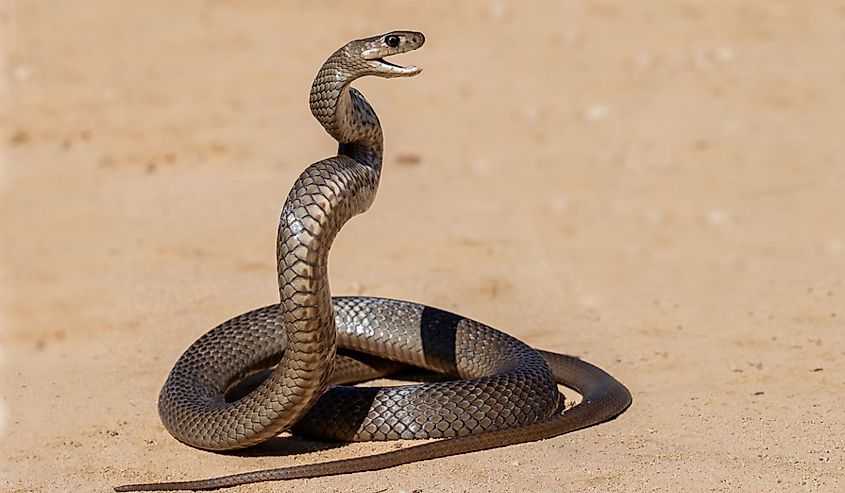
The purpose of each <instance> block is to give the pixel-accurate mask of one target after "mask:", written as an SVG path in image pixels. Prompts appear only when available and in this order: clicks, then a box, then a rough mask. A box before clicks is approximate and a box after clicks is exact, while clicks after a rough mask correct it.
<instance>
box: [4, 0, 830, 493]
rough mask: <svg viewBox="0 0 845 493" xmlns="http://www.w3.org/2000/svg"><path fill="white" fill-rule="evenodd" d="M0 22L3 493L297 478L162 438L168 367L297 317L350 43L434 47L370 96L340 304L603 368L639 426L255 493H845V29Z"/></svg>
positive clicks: (13, 14) (336, 17)
mask: <svg viewBox="0 0 845 493" xmlns="http://www.w3.org/2000/svg"><path fill="white" fill-rule="evenodd" d="M315 4H316V2H284V3H280V2H270V1H267V2H248V3H245V2H235V1H231V2H223V1H207V2H199V1H181V2H169V1H127V2H116V1H100V2H92V1H89V2H62V1H55V2H42V1H21V2H9V1H8V0H7V1H5V2H3V3H2V7H0V26H2V40H0V42H2V46H3V50H4V52H5V53H4V55H5V56H4V58H3V62H2V63H3V65H2V67H0V70H2V86H0V87H2V91H3V93H4V96H3V97H4V101H5V102H4V103H3V111H2V112H0V121H1V122H2V134H1V135H0V136H2V141H0V145H2V148H3V161H4V165H3V168H2V176H1V177H0V180H2V185H0V186H2V198H0V202H2V204H0V221H1V222H0V234H2V243H0V245H2V246H0V248H2V254H1V255H2V264H1V267H2V274H1V275H2V314H3V318H2V329H3V330H2V336H0V337H2V339H0V340H2V352H3V361H2V379H1V380H0V384H1V385H2V406H3V408H4V411H3V415H4V418H3V432H2V433H3V440H2V444H0V449H1V450H2V474H3V477H2V482H0V484H2V487H0V489H2V490H3V491H10V492H30V491H33V492H36V491H37V492H44V491H62V492H64V491H86V492H105V491H109V490H110V488H111V486H113V485H115V484H120V483H125V482H136V481H141V480H168V479H187V478H198V477H205V476H210V475H219V474H221V473H232V472H239V471H246V470H252V469H257V468H265V467H274V466H283V465H292V464H305V463H310V462H317V461H325V460H332V459H338V458H343V457H353V456H359V455H362V454H368V453H371V452H375V451H384V450H390V449H392V448H393V447H394V446H395V445H394V444H356V445H350V446H344V447H339V448H332V449H327V450H318V451H316V452H312V453H305V454H299V453H298V452H302V451H303V449H305V448H308V447H307V446H303V445H302V444H299V445H295V444H294V445H291V446H290V448H284V447H279V448H278V449H276V450H272V451H271V452H270V453H269V455H263V456H262V455H259V456H237V455H216V454H212V453H207V452H202V451H198V450H193V449H191V448H189V447H186V446H184V445H182V444H180V443H178V442H176V441H175V440H174V439H172V438H171V437H170V436H169V435H168V434H167V432H166V431H165V430H164V429H163V427H162V425H161V423H160V422H159V419H158V415H157V412H156V407H155V402H156V396H157V393H158V390H159V388H160V386H161V384H162V382H163V381H164V378H165V376H166V375H167V372H168V371H169V370H170V367H171V365H172V364H173V362H174V361H175V359H176V358H177V356H178V355H179V354H180V353H181V352H182V351H183V350H184V349H185V348H186V347H187V346H188V345H189V344H190V343H191V341H193V340H194V339H195V338H196V337H198V336H199V335H200V334H202V333H203V332H205V331H206V330H207V329H209V328H210V327H212V326H213V325H215V324H216V323H218V322H220V321H222V320H225V319H227V318H229V317H231V316H233V315H236V314H238V313H241V312H243V311H246V310H248V309H251V308H254V307H258V306H262V305H264V304H268V303H272V302H274V301H275V300H276V297H277V291H276V287H275V273H274V246H275V245H274V240H275V234H276V231H275V228H276V225H277V220H278V212H279V210H280V207H281V203H282V201H283V199H284V196H285V194H286V193H287V190H288V188H289V186H290V184H291V183H292V181H293V180H294V178H295V177H296V176H297V175H298V174H299V172H300V171H301V170H302V169H303V168H304V167H305V166H306V165H307V164H309V163H311V162H313V161H316V160H319V159H321V158H323V157H326V156H329V155H332V154H334V151H335V145H334V143H333V142H332V140H331V139H330V138H329V137H328V136H327V135H326V134H325V133H324V132H323V130H322V129H321V128H320V127H319V126H318V124H317V123H316V122H315V121H314V120H313V119H312V117H311V116H310V114H309V111H308V106H307V93H308V88H309V86H310V83H311V78H312V77H313V75H314V74H315V72H316V70H317V68H318V67H319V65H320V64H321V63H322V61H323V60H324V59H325V58H326V57H327V56H328V55H329V54H330V53H331V52H332V51H333V50H334V49H335V48H337V47H338V46H340V45H342V44H343V43H345V42H346V41H347V40H350V39H353V38H356V37H362V36H366V35H371V34H377V33H381V32H385V31H388V30H390V29H394V28H408V29H418V30H421V31H423V32H425V34H426V36H427V38H428V42H427V44H426V46H425V47H424V49H422V50H420V51H419V52H415V53H413V54H408V55H403V56H402V57H400V58H399V59H398V60H397V61H398V62H399V63H414V64H418V65H420V66H422V67H424V69H425V70H424V72H423V74H421V75H420V76H419V77H416V78H413V79H400V80H389V81H388V80H362V81H360V83H358V84H357V87H358V88H360V89H361V90H362V91H363V92H364V93H365V94H366V95H367V97H368V98H369V99H370V101H371V102H372V104H373V106H374V107H375V108H376V110H377V111H378V113H379V115H380V117H381V120H382V123H383V125H384V127H385V136H386V153H387V154H386V158H385V172H384V177H383V180H382V185H381V190H380V192H379V197H378V199H377V200H376V203H375V205H374V206H373V208H372V209H371V210H370V211H369V212H368V213H367V214H366V215H364V216H362V217H360V218H357V219H355V220H353V221H352V222H351V223H350V224H348V225H347V227H346V228H345V229H344V231H343V232H342V233H341V235H340V237H339V238H338V240H337V242H336V244H335V247H334V249H333V252H332V258H331V282H332V287H333V290H334V292H335V294H368V295H379V296H390V297H396V298H402V299H409V300H414V301H419V302H423V303H428V304H432V305H436V306H439V307H443V308H446V309H452V310H455V311H457V312H459V313H462V314H465V315H468V316H471V317H473V318H476V319H479V320H482V321H484V322H487V323H490V324H491V325H493V326H496V327H500V328H502V329H503V330H505V331H507V332H509V333H511V334H514V335H515V336H517V337H519V338H521V339H523V340H525V341H527V342H529V343H530V344H533V345H536V346H539V347H543V348H548V349H553V350H557V351H562V352H567V353H571V354H577V355H581V356H583V357H584V358H586V359H588V360H589V361H591V362H593V363H596V364H598V365H600V366H602V367H604V368H605V369H607V370H608V371H610V372H611V373H613V374H614V375H616V376H617V377H618V378H619V379H620V380H622V381H623V382H625V383H626V384H627V385H628V386H629V387H630V389H631V391H632V393H633V395H634V404H633V406H632V407H631V408H630V410H629V411H628V412H626V413H625V414H624V415H623V416H621V417H620V418H619V419H617V420H615V421H613V422H611V423H607V424H604V425H601V426H597V427H593V428H590V429H587V430H583V431H580V432H577V433H572V434H569V435H566V436H563V437H559V438H555V439H551V440H546V441H542V442H538V443H529V444H524V445H519V446H512V447H507V448H504V449H499V450H493V451H487V452H481V453H475V454H470V455H465V456H459V457H453V458H448V459H442V460H436V461H431V462H426V463H419V464H411V465H406V466H402V467H398V468H395V469H390V470H386V471H382V472H372V473H363V474H355V475H351V476H348V477H336V478H325V479H313V480H304V481H295V482H291V483H288V484H272V485H269V484H264V485H251V486H245V487H240V488H237V489H235V490H233V491H237V492H270V491H274V492H276V491H327V492H347V491H356V492H373V493H375V492H399V491H406V492H411V491H422V492H440V491H470V492H486V491H517V490H526V489H527V490H530V491H826V492H832V491H842V489H843V488H845V437H843V434H844V433H845V432H843V430H845V413H843V411H842V396H843V395H845V308H844V307H845V138H843V135H845V110H843V108H845V91H843V87H845V63H843V62H842V61H843V60H845V3H843V2H842V1H837V2H832V1H831V2H804V3H802V2H773V1H770V0H765V1H747V2H733V1H716V2H684V3H681V2H631V3H625V4H624V5H621V4H620V3H619V2H609V1H597V2H545V3H539V2H537V3H533V2H532V3H530V6H529V4H523V3H497V2H492V3H481V2H467V3H460V4H458V3H457V2H415V3H409V2H369V1H355V2H343V3H339V4H335V3H332V5H331V6H322V7H321V6H315Z"/></svg>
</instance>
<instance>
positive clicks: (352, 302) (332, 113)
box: [116, 31, 631, 491]
mask: <svg viewBox="0 0 845 493" xmlns="http://www.w3.org/2000/svg"><path fill="white" fill-rule="evenodd" d="M424 41H425V38H424V36H423V35H422V33H418V32H411V31H394V32H391V33H387V34H385V35H382V36H376V37H372V38H366V39H361V40H356V41H352V42H350V43H348V44H347V45H345V46H344V47H342V48H340V49H339V50H338V51H336V52H335V53H334V54H333V55H332V56H331V57H329V59H328V60H327V61H326V62H325V63H324V64H323V66H322V68H321V69H320V71H319V73H318V74H317V77H316V79H315V80H314V83H313V85H312V87H311V96H310V104H311V111H312V113H313V114H314V116H315V117H316V118H317V120H318V121H319V122H320V123H321V124H322V125H323V127H324V128H325V129H326V131H327V132H328V133H329V134H330V135H331V136H332V137H334V138H335V139H336V140H337V141H338V143H339V147H338V155H337V156H335V157H331V158H328V159H324V160H322V161H319V162H317V163H315V164H312V165H311V166H309V167H308V168H307V169H306V170H305V171H304V172H303V173H302V175H300V177H299V178H298V179H297V180H296V183H295V184H294V186H293V188H292V189H291V191H290V193H289V195H288V197H287V200H286V201H285V205H284V207H283V210H282V213H281V218H280V224H279V233H278V243H277V260H278V279H279V294H280V297H281V303H279V304H277V305H271V306H268V307H264V308H260V309H258V310H254V311H251V312H248V313H244V314H242V315H239V316H237V317H235V318H233V319H231V320H229V321H227V322H224V323H223V324H221V325H219V326H217V327H215V328H214V329H212V330H211V331H209V332H208V333H207V334H205V335H204V336H202V337H201V338H200V339H198V340H197V341H196V342H195V343H194V344H192V345H191V346H190V347H189V348H188V350H187V351H185V353H184V354H183V355H182V356H181V357H180V358H179V360H178V361H177V363H176V365H175V366H174V368H173V370H172V371H171V373H170V375H169V377H168V379H167V381H166V382H165V384H164V387H163V388H162V390H161V394H160V396H159V414H160V416H161V419H162V421H163V423H164V425H165V427H166V428H167V430H168V431H169V432H170V433H171V434H172V435H173V436H174V437H176V438H177V439H178V440H180V441H182V442H184V443H186V444H188V445H191V446H194V447H198V448H202V449H208V450H231V449H238V448H244V447H249V446H251V445H255V444H257V443H260V442H262V441H265V440H267V439H269V438H271V437H273V436H275V435H277V434H278V433H280V432H282V431H284V430H288V429H291V427H294V428H293V429H294V431H296V432H297V433H301V434H306V435H310V436H316V437H324V438H333V439H338V440H347V441H357V440H394V439H400V438H449V439H448V440H443V441H438V442H432V443H426V444H423V445H418V446H413V447H408V448H405V449H401V450H395V451H391V452H387V453H385V454H379V455H373V456H368V457H361V458H354V459H347V460H342V461H335V462H328V463H322V464H311V465H306V466H296V467H288V468H280V469H273V470H267V471H256V472H249V473H244V474H238V475H234V476H225V477H220V478H214V479H207V480H198V481H185V482H179V483H150V484H140V485H127V486H121V487H118V488H116V490H117V491H141V490H166V489H212V488H220V487H226V486H233V485H237V484H243V483H249V482H257V481H266V480H276V479H293V478H303V477H315V476H324V475H332V474H343V473H350V472H359V471H366V470H374V469H381V468H385V467H392V466H395V465H398V464H403V463H407V462H412V461H418V460H425V459H431V458H436V457H444V456H448V455H454V454H459V453H465V452H471V451H475V450H482V449H486V448H492V447H498V446H503V445H509V444H513V443H519V442H525V441H530V440H538V439H542V438H548V437H552V436H555V435H559V434H561V433H565V432H568V431H572V430H575V429H579V428H583V427H586V426H590V425H593V424H596V423H599V422H602V421H605V420H608V419H612V418H613V417H615V416H617V415H618V414H620V413H621V412H622V411H624V409H625V408H626V407H627V406H628V405H629V404H630V402H631V397H630V393H629V392H628V390H627V389H626V388H625V387H624V386H623V385H622V384H620V383H619V382H617V381H616V380H615V379H613V378H612V377H611V376H610V375H608V374H607V373H605V372H603V371H602V370H600V369H598V368H596V367H594V366H592V365H590V364H588V363H586V362H583V361H581V360H579V359H577V358H574V357H570V356H565V355H560V354H556V353H550V352H543V351H535V350H534V349H532V348H530V347H528V346H527V345H525V344H523V343H522V342H520V341H518V340H516V339H514V338H512V337H510V336H508V335H506V334H504V333H502V332H499V331H497V330H495V329H493V328H491V327H488V326H486V325H483V324H481V323H478V322H475V321H472V320H469V319H467V318H464V317H461V316H459V315H455V314H452V313H448V312H445V311H442V310H438V309H436V308H432V307H428V306H424V305H419V304H415V303H410V302H405V301H397V300H388V299H381V298H364V297H345V298H332V297H331V294H330V292H329V285H328V279H327V259H328V253H329V248H330V246H331V243H332V240H333V239H334V237H335V235H336V234H337V232H338V231H339V230H340V228H341V227H342V226H343V224H344V223H345V222H346V221H348V220H349V219H350V218H351V217H353V216H354V215H357V214H360V213H362V212H364V211H366V210H367V208H368V207H369V206H370V204H371V203H372V202H373V199H374V198H375V193H376V189H377V187H378V182H379V176H380V172H381V165H382V149H383V146H382V132H381V126H380V124H379V121H378V118H377V117H376V115H375V112H374V111H373V109H372V108H371V106H370V105H369V104H368V103H367V101H366V100H365V99H364V97H363V96H362V95H361V93H360V92H358V91H357V90H355V89H354V88H351V87H350V86H349V84H350V83H351V82H352V81H353V80H355V79H357V78H359V77H362V76H366V75H374V76H379V77H403V76H413V75H416V74H418V73H419V72H420V69H418V68H417V67H414V66H411V67H401V66H398V65H394V64H392V63H390V62H387V61H385V60H384V57H386V56H390V55H394V54H398V53H404V52H407V51H411V50H415V49H417V48H419V47H420V46H422V44H423V43H424ZM336 344H337V345H338V346H339V347H340V348H342V350H347V351H354V352H357V353H364V354H368V355H371V357H370V358H369V359H368V357H367V356H359V357H357V358H356V359H349V358H347V357H341V356H340V355H338V358H337V362H336V363H335V352H336ZM372 356H374V357H377V358H379V359H373V358H372ZM382 359H386V360H390V361H392V362H396V363H400V364H404V365H413V366H416V367H421V368H425V369H428V370H434V371H437V372H440V373H444V374H446V375H449V376H451V377H454V380H449V381H440V382H433V383H423V384H416V385H406V386H401V387H386V388H374V387H373V388H356V387H347V386H342V385H336V386H331V387H330V386H329V385H330V384H337V383H349V382H355V381H360V380H363V379H368V378H373V377H375V376H380V375H383V374H385V373H386V372H388V371H391V367H390V365H388V364H386V363H384V362H383V361H382ZM274 365H275V368H274V369H273V370H272V371H269V370H264V369H267V368H270V367H272V366H274ZM262 370H264V374H266V378H264V379H263V381H260V383H257V384H256V385H255V388H254V389H252V390H251V391H249V392H248V393H246V395H243V396H242V397H240V398H238V399H236V400H232V401H231V402H230V401H227V399H226V395H227V392H229V390H230V389H231V387H232V386H233V385H234V384H236V383H237V382H239V381H241V380H243V379H244V378H246V377H248V376H250V375H252V374H254V373H256V372H260V371H262ZM557 384H563V385H566V386H568V387H572V388H574V389H575V390H576V391H578V392H579V393H581V394H582V401H581V403H580V404H578V405H577V406H575V407H573V408H572V409H569V410H566V411H565V412H564V411H563V398H562V395H561V394H560V392H559V391H558V390H557Z"/></svg>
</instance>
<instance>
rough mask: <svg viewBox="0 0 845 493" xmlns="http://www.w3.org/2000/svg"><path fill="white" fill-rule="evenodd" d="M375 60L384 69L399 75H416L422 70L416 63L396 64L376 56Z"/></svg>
mask: <svg viewBox="0 0 845 493" xmlns="http://www.w3.org/2000/svg"><path fill="white" fill-rule="evenodd" d="M373 61H374V62H376V63H378V64H379V65H381V66H382V67H384V69H385V70H386V71H388V72H390V73H393V74H397V75H416V74H418V73H420V72H422V69H421V68H419V67H417V66H416V65H408V66H407V67H405V66H402V65H398V64H395V63H393V62H389V61H387V60H385V59H384V58H381V57H379V58H374V59H373Z"/></svg>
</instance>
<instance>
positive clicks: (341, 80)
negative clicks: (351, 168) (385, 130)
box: [309, 47, 384, 172]
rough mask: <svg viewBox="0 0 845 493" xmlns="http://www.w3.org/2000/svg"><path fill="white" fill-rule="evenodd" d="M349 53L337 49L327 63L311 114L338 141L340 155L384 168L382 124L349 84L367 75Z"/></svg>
mask: <svg viewBox="0 0 845 493" xmlns="http://www.w3.org/2000/svg"><path fill="white" fill-rule="evenodd" d="M367 73H368V72H367V70H366V67H365V66H364V65H362V64H361V63H360V62H356V58H355V57H354V56H353V55H352V54H351V53H350V52H349V48H348V47H344V48H341V49H340V50H338V51H336V52H335V53H334V54H333V55H332V56H331V57H329V59H328V60H326V62H325V63H324V64H323V66H322V68H321V69H320V71H319V72H318V73H317V77H315V78H314V83H313V84H312V85H311V94H310V98H309V101H310V105H311V113H312V114H313V115H314V117H315V118H316V119H317V121H319V122H320V125H322V126H323V128H324V129H326V132H328V133H329V135H331V136H332V137H333V138H334V139H335V140H337V142H338V150H337V153H338V155H341V156H348V157H350V158H352V159H354V160H355V161H357V162H359V163H361V164H363V165H365V166H368V167H370V168H372V169H374V170H375V171H376V172H380V171H381V164H382V155H383V151H384V143H383V135H382V130H381V124H380V123H379V120H378V117H377V116H376V113H375V111H373V108H372V106H370V104H369V103H368V102H367V100H366V99H365V98H364V96H363V95H362V94H361V93H360V92H359V91H358V90H357V89H355V88H353V87H350V86H349V84H350V83H352V81H354V80H355V79H357V78H359V77H362V76H364V75H367Z"/></svg>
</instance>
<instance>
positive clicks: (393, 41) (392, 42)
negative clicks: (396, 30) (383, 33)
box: [384, 34, 399, 48]
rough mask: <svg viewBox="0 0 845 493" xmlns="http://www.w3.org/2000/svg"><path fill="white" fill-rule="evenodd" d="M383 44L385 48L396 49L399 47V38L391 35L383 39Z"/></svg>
mask: <svg viewBox="0 0 845 493" xmlns="http://www.w3.org/2000/svg"><path fill="white" fill-rule="evenodd" d="M384 42H385V43H387V46H389V47H391V48H396V47H397V46H399V36H397V35H395V34H391V35H390V36H388V37H386V38H384Z"/></svg>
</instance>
